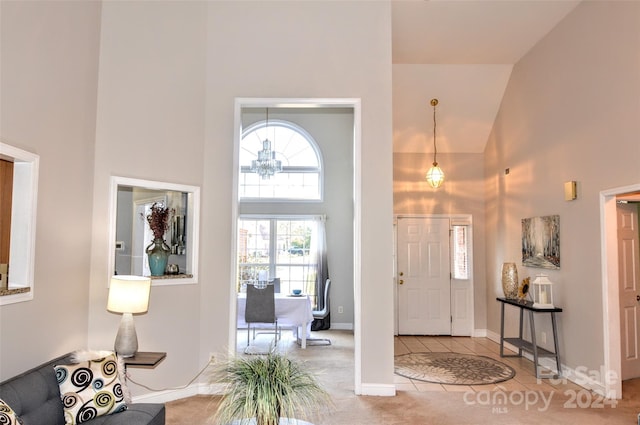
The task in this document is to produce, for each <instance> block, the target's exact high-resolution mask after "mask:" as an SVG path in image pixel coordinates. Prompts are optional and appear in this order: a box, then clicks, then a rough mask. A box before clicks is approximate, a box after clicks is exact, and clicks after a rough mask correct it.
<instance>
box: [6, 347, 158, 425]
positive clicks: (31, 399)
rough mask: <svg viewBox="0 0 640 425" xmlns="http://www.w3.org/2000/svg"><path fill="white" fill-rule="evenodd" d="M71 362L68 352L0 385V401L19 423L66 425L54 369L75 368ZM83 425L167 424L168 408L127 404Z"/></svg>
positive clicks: (27, 424)
mask: <svg viewBox="0 0 640 425" xmlns="http://www.w3.org/2000/svg"><path fill="white" fill-rule="evenodd" d="M72 360H73V357H72V353H69V354H66V355H64V356H61V357H58V358H55V359H53V360H50V361H48V362H46V363H44V364H42V365H40V366H38V367H35V368H33V369H31V370H29V371H27V372H24V373H22V374H20V375H18V376H15V377H13V378H10V379H8V380H6V381H4V382H1V383H0V400H2V401H4V402H5V403H6V405H8V406H9V407H10V408H11V410H13V412H14V413H15V415H16V416H17V418H18V422H17V423H18V424H23V425H65V413H64V408H63V402H62V398H61V396H60V387H59V385H58V379H57V377H56V370H54V366H56V365H72V364H73V361H72ZM120 410H122V409H120ZM9 423H10V422H9ZM82 424H83V425H164V424H165V406H164V404H161V403H128V404H126V410H122V411H119V412H118V413H111V414H105V415H103V416H98V417H94V418H91V419H88V420H86V421H83V422H82Z"/></svg>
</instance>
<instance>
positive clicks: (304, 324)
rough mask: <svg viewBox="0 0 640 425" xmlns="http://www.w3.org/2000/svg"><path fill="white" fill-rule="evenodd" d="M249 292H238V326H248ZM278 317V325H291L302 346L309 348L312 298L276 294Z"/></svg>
mask: <svg viewBox="0 0 640 425" xmlns="http://www.w3.org/2000/svg"><path fill="white" fill-rule="evenodd" d="M246 303H247V294H246V293H244V292H241V293H239V294H238V308H237V311H238V324H237V327H238V328H246V327H247V323H246V322H245V321H244V312H245V309H246ZM275 307H276V317H277V319H278V326H280V327H285V328H286V327H290V328H292V330H293V332H294V336H295V338H296V339H298V338H299V339H300V347H301V348H302V349H305V348H307V337H308V335H309V333H310V332H311V322H313V310H312V308H311V298H310V297H309V296H308V295H306V294H299V295H294V294H281V293H276V294H275Z"/></svg>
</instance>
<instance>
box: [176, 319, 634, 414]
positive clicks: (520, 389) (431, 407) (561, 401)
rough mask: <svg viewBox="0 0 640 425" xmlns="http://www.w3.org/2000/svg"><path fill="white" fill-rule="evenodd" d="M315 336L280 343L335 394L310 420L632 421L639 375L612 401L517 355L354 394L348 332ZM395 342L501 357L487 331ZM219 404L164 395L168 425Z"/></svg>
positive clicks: (401, 350) (400, 348)
mask: <svg viewBox="0 0 640 425" xmlns="http://www.w3.org/2000/svg"><path fill="white" fill-rule="evenodd" d="M316 336H318V337H319V336H322V337H325V336H328V337H329V338H331V340H332V342H333V344H332V345H330V346H316V347H310V348H309V349H307V350H300V349H299V347H297V346H296V345H295V343H292V344H289V345H287V346H286V347H281V348H282V349H285V350H287V351H289V352H290V354H291V355H292V356H294V357H297V358H299V359H301V360H304V361H306V362H307V364H308V366H309V367H310V368H313V369H314V370H315V371H316V372H317V374H318V378H319V380H320V382H321V383H322V384H323V386H324V387H325V388H326V389H327V390H328V391H329V392H330V393H331V394H332V397H333V404H334V406H333V407H332V408H331V409H328V410H327V411H326V412H325V413H324V414H323V415H322V416H321V417H318V418H313V420H311V422H313V423H314V424H315V425H400V424H402V425H449V424H451V425H453V424H455V425H476V424H483V425H486V424H492V425H493V424H496V425H540V424H545V425H547V424H550V425H556V424H557V425H560V424H562V425H565V424H576V425H577V424H580V425H596V424H598V425H599V424H605V423H606V424H608V425H623V424H625V425H631V424H637V415H638V413H639V412H640V379H637V380H631V381H625V382H624V383H623V398H622V400H618V401H617V403H616V405H615V406H611V405H609V404H607V403H606V402H602V399H601V398H599V396H598V395H597V394H593V393H591V392H589V391H587V390H585V389H583V388H582V387H579V386H577V385H575V384H573V383H571V382H564V381H559V382H551V381H548V380H542V382H538V381H537V380H536V378H535V376H534V375H533V365H532V363H531V362H530V361H528V360H526V359H521V358H505V359H503V360H504V361H505V363H508V364H509V365H510V366H511V367H513V369H514V370H515V371H516V376H515V377H514V378H513V379H511V380H509V381H507V382H503V383H500V384H495V385H479V386H464V385H443V384H432V383H425V382H420V381H413V380H411V379H409V378H405V377H401V376H397V379H396V388H397V395H396V396H395V397H373V396H356V395H355V394H354V378H353V376H354V366H353V365H354V362H353V337H352V335H351V333H350V332H347V331H323V332H318V335H316ZM245 338H246V335H245ZM239 339H240V340H242V336H240V338H239ZM394 341H395V351H396V354H406V353H409V352H427V351H455V352H469V353H475V354H480V355H486V356H490V357H494V356H495V358H497V359H500V357H499V354H498V350H499V347H498V344H496V343H494V342H493V341H490V340H488V339H486V338H458V337H396V338H395V339H394ZM245 343H246V339H245ZM285 343H286V341H285ZM501 397H502V398H501ZM505 397H506V399H505ZM503 401H504V403H503ZM217 403H218V397H211V396H195V397H189V398H185V399H181V400H176V401H172V402H169V403H167V404H166V406H167V422H166V425H206V424H211V422H209V421H208V418H209V417H210V416H211V415H212V414H213V413H214V412H215V409H216V407H217Z"/></svg>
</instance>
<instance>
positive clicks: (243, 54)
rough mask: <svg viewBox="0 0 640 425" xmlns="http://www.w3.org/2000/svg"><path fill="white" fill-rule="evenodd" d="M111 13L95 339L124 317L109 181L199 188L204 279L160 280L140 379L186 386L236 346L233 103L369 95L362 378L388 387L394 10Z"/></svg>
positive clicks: (157, 7)
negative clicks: (232, 319) (112, 297)
mask: <svg viewBox="0 0 640 425" xmlns="http://www.w3.org/2000/svg"><path fill="white" fill-rule="evenodd" d="M102 15H103V20H102V36H101V52H100V73H99V97H98V119H97V130H96V161H95V174H94V180H95V184H94V197H95V199H94V205H93V207H94V217H93V218H94V222H93V233H92V242H93V243H92V252H93V255H92V264H91V296H90V305H89V334H90V338H89V342H90V345H92V346H93V347H98V346H101V347H104V346H108V345H110V344H112V341H113V337H114V333H115V330H116V328H117V324H118V317H117V316H116V315H113V314H110V313H108V312H106V310H105V308H104V306H105V303H106V294H107V292H106V283H107V279H108V276H109V273H108V270H106V258H107V256H108V255H109V253H108V252H107V249H106V248H107V240H106V238H107V225H106V223H107V214H108V211H107V209H108V208H107V207H108V206H107V199H108V196H107V194H108V181H109V177H110V176H111V175H119V176H125V177H135V178H142V179H148V180H160V181H171V182H176V183H183V184H192V185H198V186H201V188H202V217H201V221H200V223H201V237H200V241H201V246H200V256H201V257H200V258H201V261H200V264H201V266H200V276H201V279H200V282H199V283H198V284H196V285H190V286H171V287H154V288H153V289H152V291H151V292H152V294H151V305H150V308H149V313H147V314H146V315H142V316H138V317H136V327H137V330H138V336H139V340H140V347H141V349H143V350H161V351H167V353H168V355H167V359H166V360H165V361H164V362H162V364H160V365H159V366H158V367H157V368H156V369H154V370H151V371H146V370H136V371H135V373H136V376H137V377H139V379H140V380H141V381H144V382H145V383H148V384H150V385H152V386H155V387H168V386H176V385H181V384H183V383H185V382H187V381H189V380H190V379H191V378H192V377H193V376H194V375H195V373H196V372H197V371H198V370H199V369H200V367H201V366H203V365H204V364H205V363H206V361H207V360H208V357H209V353H210V352H217V353H226V351H227V348H226V347H227V344H228V335H229V309H230V305H229V299H230V289H231V285H229V284H228V279H229V278H230V277H231V276H232V272H231V265H232V252H231V246H232V243H231V242H232V240H233V237H234V236H233V235H232V234H231V222H232V202H233V200H232V175H233V168H232V167H233V137H234V116H233V113H234V100H235V98H237V97H279V98H282V97H307V98H309V97H316V98H327V97H329V98H359V99H361V101H362V140H363V142H362V144H363V147H362V158H361V162H360V163H359V164H358V166H359V167H361V171H360V173H361V175H360V176H359V178H358V179H357V180H356V184H357V185H360V191H359V192H358V193H361V199H360V201H359V206H360V207H361V211H366V214H363V215H362V217H361V223H362V240H361V241H357V242H356V248H355V249H356V252H357V253H358V255H359V256H360V258H361V259H362V260H361V264H360V267H359V268H358V269H356V274H357V275H358V274H359V275H360V276H361V279H362V282H363V284H362V285H363V295H362V299H361V303H360V306H356V311H357V309H358V308H360V309H361V313H362V317H363V318H364V320H363V321H362V332H361V335H360V337H361V340H362V352H363V353H366V358H363V359H362V381H363V382H364V383H367V384H368V385H371V386H373V387H375V388H377V387H378V386H380V385H381V386H382V387H384V386H385V385H388V386H391V384H392V381H393V341H392V335H393V328H392V326H393V322H392V313H391V312H392V305H390V304H389V303H388V300H389V299H391V298H392V292H391V290H392V287H391V284H390V282H391V260H392V244H391V242H392V239H391V234H392V233H391V221H392V220H391V219H392V199H391V190H392V189H391V124H390V117H391V110H390V104H391V89H390V87H391V65H390V63H391V60H390V57H391V51H390V49H391V47H390V46H391V40H390V22H391V19H390V7H389V4H388V3H386V2H322V1H320V2H302V3H300V2H274V3H271V2H135V1H130V2H106V3H104V4H103V13H102ZM284 28H286V31H283V29H284ZM291 34H295V37H292V36H291ZM357 211H359V210H358V208H356V213H357ZM385 228H386V229H388V231H384V230H383V229H385ZM136 391H138V393H142V392H143V390H139V389H136V388H134V392H136Z"/></svg>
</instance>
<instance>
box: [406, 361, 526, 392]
mask: <svg viewBox="0 0 640 425" xmlns="http://www.w3.org/2000/svg"><path fill="white" fill-rule="evenodd" d="M395 373H396V374H397V375H400V376H404V377H407V378H410V379H417V380H419V381H425V382H434V383H438V384H451V385H484V384H495V383H497V382H503V381H506V380H508V379H511V378H513V377H514V376H515V375H516V371H515V370H513V368H511V367H510V366H507V365H506V364H504V363H502V362H499V361H497V360H494V359H492V358H490V357H486V356H478V355H474V354H462V353H410V354H401V355H398V356H396V357H395Z"/></svg>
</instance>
